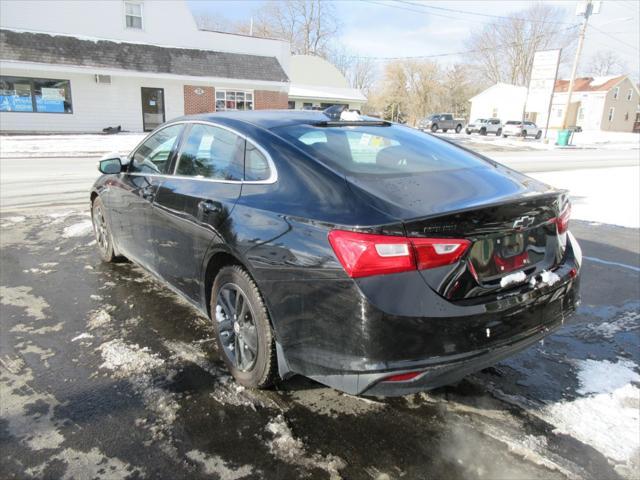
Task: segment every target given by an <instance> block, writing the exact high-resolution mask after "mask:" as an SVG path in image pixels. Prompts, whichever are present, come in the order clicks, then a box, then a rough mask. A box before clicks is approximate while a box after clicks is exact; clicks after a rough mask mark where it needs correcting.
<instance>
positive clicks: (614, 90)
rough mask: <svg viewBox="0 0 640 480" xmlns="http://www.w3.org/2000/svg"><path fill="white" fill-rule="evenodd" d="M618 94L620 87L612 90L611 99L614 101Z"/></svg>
mask: <svg viewBox="0 0 640 480" xmlns="http://www.w3.org/2000/svg"><path fill="white" fill-rule="evenodd" d="M619 94H620V87H616V88H614V89H613V99H614V100H616V99H617V98H618V95H619Z"/></svg>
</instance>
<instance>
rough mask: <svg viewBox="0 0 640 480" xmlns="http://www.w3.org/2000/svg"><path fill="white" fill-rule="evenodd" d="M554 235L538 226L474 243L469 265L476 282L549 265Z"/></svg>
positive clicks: (496, 235)
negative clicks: (476, 278) (542, 264)
mask: <svg viewBox="0 0 640 480" xmlns="http://www.w3.org/2000/svg"><path fill="white" fill-rule="evenodd" d="M556 248H557V236H556V235H555V232H552V231H548V229H547V228H546V227H545V226H539V227H535V228H531V229H529V230H524V231H520V232H509V233H497V234H492V235H487V236H485V237H484V238H481V239H478V240H476V241H475V242H474V244H473V246H472V248H471V251H470V253H469V261H470V262H471V263H472V265H473V268H474V270H475V272H476V274H477V277H478V279H479V280H481V281H483V282H492V281H495V280H499V279H500V278H501V277H503V276H504V275H507V274H509V273H512V272H515V271H517V270H525V272H527V273H528V272H529V270H531V271H533V270H534V269H535V268H532V267H535V266H536V265H538V264H540V263H543V262H544V261H545V259H548V260H550V261H549V262H548V263H551V264H552V263H553V258H555V254H554V251H555V249H556Z"/></svg>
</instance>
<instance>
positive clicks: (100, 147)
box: [0, 133, 146, 158]
mask: <svg viewBox="0 0 640 480" xmlns="http://www.w3.org/2000/svg"><path fill="white" fill-rule="evenodd" d="M145 135H146V134H143V133H119V134H117V135H99V134H78V135H15V136H14V135H11V136H2V137H0V157H5V158H6V157H57V156H65V157H69V156H84V157H86V156H100V155H103V154H105V153H108V152H113V151H117V152H122V153H129V152H130V151H131V150H133V148H134V147H135V146H136V145H137V144H138V143H139V142H140V141H141V140H142V139H143V138H144V137H145Z"/></svg>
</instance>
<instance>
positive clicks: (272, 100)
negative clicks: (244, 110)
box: [253, 90, 289, 110]
mask: <svg viewBox="0 0 640 480" xmlns="http://www.w3.org/2000/svg"><path fill="white" fill-rule="evenodd" d="M253 96H254V102H255V105H254V108H255V109H256V110H265V109H270V108H271V109H273V108H285V109H286V108H287V107H288V106H289V105H288V103H289V94H288V93H287V92H277V91H274V90H256V91H254V92H253Z"/></svg>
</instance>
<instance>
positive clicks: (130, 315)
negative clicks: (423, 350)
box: [0, 209, 640, 480]
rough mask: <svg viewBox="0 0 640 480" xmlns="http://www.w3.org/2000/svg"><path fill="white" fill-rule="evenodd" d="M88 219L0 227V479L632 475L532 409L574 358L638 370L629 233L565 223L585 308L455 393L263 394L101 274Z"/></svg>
mask: <svg viewBox="0 0 640 480" xmlns="http://www.w3.org/2000/svg"><path fill="white" fill-rule="evenodd" d="M89 221H90V218H89V214H88V212H83V211H81V210H74V211H71V212H68V211H65V212H62V211H58V210H55V209H54V210H52V211H50V212H48V213H43V212H38V213H36V212H34V211H28V212H26V213H22V214H17V213H12V214H11V215H3V216H2V218H0V228H1V237H0V240H1V246H2V248H1V253H0V262H1V263H0V264H1V269H0V300H1V304H0V309H1V310H0V313H1V321H0V334H1V335H0V410H1V413H2V415H1V417H0V472H1V474H0V475H1V477H2V478H7V479H9V478H44V479H59V478H114V479H115V478H118V479H119V478H132V479H137V478H168V479H169V478H170V479H182V478H188V479H200V478H220V479H225V480H231V479H240V478H256V479H258V478H267V479H297V478H312V479H315V478H332V479H333V478H344V479H377V480H383V479H396V478H397V479H400V478H402V479H414V478H419V479H458V478H460V479H556V478H557V479H564V478H575V479H578V478H580V479H587V480H588V479H594V480H596V479H597V480H602V479H618V478H635V477H634V475H635V474H637V473H638V470H635V469H634V468H635V466H634V465H633V464H632V465H631V468H630V467H629V465H626V466H622V467H621V466H620V465H617V464H616V462H615V461H613V460H612V459H609V458H607V457H606V456H605V455H604V454H603V453H601V452H600V451H599V450H597V449H596V448H594V447H593V446H591V445H590V444H589V442H586V441H581V440H580V439H578V438H575V437H574V436H572V435H570V434H567V433H562V432H561V431H559V430H558V429H557V428H556V427H555V426H554V425H553V424H552V423H550V422H549V421H548V419H546V418H545V416H544V415H543V414H541V412H542V411H543V409H544V407H545V406H546V405H550V404H554V403H557V402H563V401H571V400H574V399H576V398H579V397H580V394H579V393H578V392H577V391H578V386H579V385H578V379H577V372H576V367H575V364H576V361H578V360H585V359H594V360H610V361H616V359H619V358H625V359H629V360H631V361H633V362H634V364H635V365H636V371H637V370H638V369H637V366H638V365H640V351H639V348H638V345H640V329H639V328H638V327H640V319H639V317H638V311H639V310H640V301H639V298H640V279H639V275H640V274H639V271H640V270H639V267H640V265H639V252H640V239H639V236H638V231H637V230H632V229H625V228H621V227H612V226H606V225H598V224H588V223H585V222H578V221H574V222H573V223H572V231H573V232H574V234H575V235H576V237H577V238H578V239H579V240H580V242H581V245H582V248H583V252H584V255H585V256H587V257H588V258H587V259H585V261H584V267H583V272H582V300H583V301H582V305H581V307H580V309H579V311H578V313H577V314H576V315H575V316H574V317H573V318H572V319H571V320H570V321H569V322H568V323H567V324H565V326H564V327H563V328H562V329H560V330H559V331H557V332H556V333H555V334H554V335H552V336H550V337H548V338H547V339H546V340H545V341H544V342H543V343H541V344H538V345H536V346H534V347H532V348H530V349H529V350H527V351H525V352H522V353H521V354H519V355H517V356H515V357H512V358H511V359H508V360H506V361H503V362H501V363H500V364H498V365H497V366H495V367H492V368H489V369H487V370H485V371H483V372H480V373H478V374H475V375H472V376H470V377H468V378H466V379H464V380H463V381H461V382H460V383H458V384H456V385H452V386H448V387H445V388H440V389H437V390H435V391H431V392H428V393H425V394H419V395H412V396H407V397H402V398H395V399H381V398H356V397H352V396H349V395H344V394H341V393H338V392H336V391H334V390H332V389H329V388H326V387H324V386H322V385H320V384H317V383H314V382H312V381H309V380H306V379H304V378H299V377H297V378H293V379H291V380H289V381H287V382H285V383H283V384H280V385H278V386H277V387H276V388H274V389H272V390H270V391H250V390H247V389H244V388H241V387H239V386H238V385H236V384H235V383H234V382H233V380H232V379H231V378H230V377H229V375H228V373H227V372H226V371H225V368H224V365H223V363H222V362H221V360H220V359H219V357H218V353H217V352H216V349H215V346H214V343H213V340H212V338H213V337H212V336H213V331H212V327H211V325H210V322H209V320H208V319H206V318H203V317H202V316H200V315H199V314H198V313H197V312H196V311H194V310H193V309H192V308H191V307H190V306H189V305H188V304H186V303H185V302H184V301H182V300H181V299H180V298H178V297H177V296H176V295H175V294H173V293H172V292H171V291H169V290H168V289H166V288H165V287H163V286H161V285H160V284H158V283H157V282H156V281H155V280H153V279H152V278H151V277H150V276H148V275H147V274H146V273H144V272H143V271H142V270H141V269H140V268H139V267H136V266H135V265H133V264H131V263H118V264H104V263H101V261H100V259H99V256H98V253H97V250H96V247H95V245H94V242H93V236H92V232H91V230H90V223H89ZM592 259H593V260H592ZM603 261H604V262H609V263H603ZM620 319H630V323H628V325H627V327H626V328H623V329H620V330H618V331H615V332H614V333H613V334H611V333H606V332H607V330H606V329H602V328H598V327H599V326H600V325H604V324H612V323H615V322H616V321H618V320H620ZM584 421H589V419H588V418H586V419H584ZM583 440H584V439H583Z"/></svg>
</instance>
